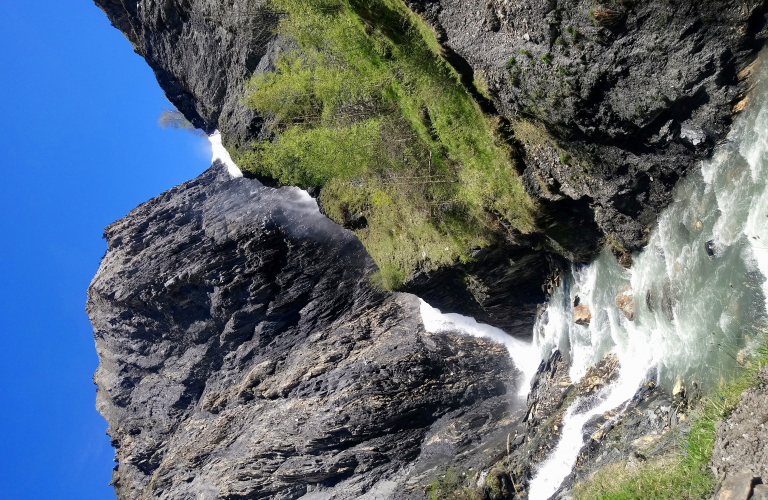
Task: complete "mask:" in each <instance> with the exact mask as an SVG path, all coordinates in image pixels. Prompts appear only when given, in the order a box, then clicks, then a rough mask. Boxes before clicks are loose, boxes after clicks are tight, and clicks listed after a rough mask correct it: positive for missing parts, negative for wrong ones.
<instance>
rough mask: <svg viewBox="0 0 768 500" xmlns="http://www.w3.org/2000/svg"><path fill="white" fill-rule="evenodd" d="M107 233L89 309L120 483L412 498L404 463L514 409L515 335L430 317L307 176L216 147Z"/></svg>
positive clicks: (461, 440)
mask: <svg viewBox="0 0 768 500" xmlns="http://www.w3.org/2000/svg"><path fill="white" fill-rule="evenodd" d="M105 237H106V239H107V244H108V249H107V253H106V255H105V256H104V258H103V261H102V263H101V266H100V268H99V271H98V274H97V275H96V277H95V278H94V279H93V282H92V283H91V286H90V287H89V289H88V302H87V312H88V315H89V317H90V319H91V322H92V324H93V328H94V337H95V341H96V349H97V352H98V354H99V360H100V365H99V368H98V370H97V372H96V374H95V376H94V381H95V382H96V383H97V385H98V393H97V408H98V410H99V411H100V412H101V414H102V415H103V416H104V417H105V418H106V420H107V422H108V423H109V430H108V433H109V435H110V436H111V438H112V444H113V446H114V447H115V449H116V460H117V462H118V465H117V466H116V467H115V471H114V475H113V480H112V484H113V485H114V487H115V491H116V493H117V496H118V498H120V499H139V498H141V499H148V498H164V499H179V500H181V499H188V498H227V499H237V498H270V499H289V498H298V497H300V496H302V495H303V494H305V493H307V492H308V491H318V492H319V491H324V492H327V493H328V494H330V493H333V494H335V495H336V496H335V497H334V498H356V497H357V496H358V495H360V494H362V493H363V492H366V491H369V490H371V488H379V491H380V492H384V493H382V495H384V494H386V496H385V498H401V497H400V496H398V494H396V493H392V490H393V489H395V488H396V487H399V488H402V487H405V485H407V479H408V478H407V477H406V475H404V474H403V469H404V468H405V466H407V465H408V464H411V463H414V462H415V461H418V459H419V457H421V456H424V457H430V456H432V457H433V456H435V455H436V454H438V455H439V454H441V453H442V454H444V455H446V456H452V455H453V454H455V453H456V449H457V447H459V446H463V447H464V448H466V447H468V446H470V445H471V444H472V443H473V442H479V441H482V438H483V436H484V435H486V434H487V433H489V432H492V431H496V430H498V429H497V428H498V426H500V425H506V424H505V422H506V423H509V415H508V411H509V406H510V403H511V402H512V396H511V394H514V393H515V391H514V387H515V385H516V382H515V378H516V371H515V369H514V367H513V366H512V364H511V361H510V359H509V356H508V354H507V353H506V351H505V350H504V348H503V347H501V346H498V345H495V344H492V343H490V342H487V341H483V340H479V339H474V338H468V337H461V336H458V335H430V334H427V333H426V332H425V331H424V328H423V325H422V323H421V317H420V314H419V303H418V299H417V298H416V297H414V296H412V295H406V294H388V293H384V292H381V291H378V290H376V289H373V288H371V287H370V286H369V284H368V279H367V278H368V273H369V272H370V271H371V270H372V269H373V268H374V265H373V262H372V261H371V259H370V257H369V256H368V255H367V254H366V252H365V250H364V249H363V247H362V245H361V244H360V242H359V241H358V240H357V239H356V238H355V237H354V235H353V234H352V233H351V232H349V231H347V230H344V229H342V228H341V227H339V226H337V225H336V224H334V223H332V222H330V221H329V220H328V219H327V218H325V217H324V216H322V215H321V214H320V213H319V212H318V211H317V207H316V205H315V202H314V200H312V199H311V198H309V197H308V196H307V195H306V193H304V192H302V191H300V190H298V189H295V188H282V189H280V190H274V189H272V188H267V187H264V186H262V185H261V184H260V183H259V182H258V181H255V180H250V179H244V178H238V179H230V178H229V176H228V174H227V173H226V169H225V168H224V167H223V165H221V164H220V163H217V164H215V165H214V167H212V168H211V169H209V170H208V171H207V172H205V173H204V174H202V175H201V176H200V177H198V178H197V179H194V180H192V181H189V182H187V183H184V184H182V185H180V186H178V187H176V188H174V189H172V190H170V191H167V192H165V193H163V194H161V195H159V196H158V197H156V198H155V199H153V200H151V201H149V202H147V203H144V204H143V205H141V206H139V207H138V208H136V209H134V210H133V211H132V212H131V213H130V214H129V215H128V216H126V217H125V218H124V219H121V220H119V221H117V222H115V223H113V224H112V225H110V226H109V227H108V228H107V229H106V231H105ZM446 434H447V435H446ZM435 435H442V436H443V438H442V439H431V440H430V441H427V439H426V438H427V437H428V436H435Z"/></svg>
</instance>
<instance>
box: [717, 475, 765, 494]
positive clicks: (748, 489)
mask: <svg viewBox="0 0 768 500" xmlns="http://www.w3.org/2000/svg"><path fill="white" fill-rule="evenodd" d="M754 480H755V475H754V473H752V471H751V470H744V471H742V472H740V473H738V474H734V475H733V476H728V477H726V478H725V479H723V482H722V483H720V487H719V488H718V489H717V493H715V496H714V500H749V498H750V496H749V495H750V494H751V493H752V482H753V481H754Z"/></svg>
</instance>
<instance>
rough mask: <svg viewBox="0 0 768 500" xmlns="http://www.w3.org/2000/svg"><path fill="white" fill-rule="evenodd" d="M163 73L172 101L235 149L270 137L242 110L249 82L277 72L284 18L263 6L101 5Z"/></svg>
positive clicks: (250, 2) (202, 1) (110, 1)
mask: <svg viewBox="0 0 768 500" xmlns="http://www.w3.org/2000/svg"><path fill="white" fill-rule="evenodd" d="M94 1H95V2H96V5H97V6H98V7H99V8H100V9H102V10H103V11H104V13H105V14H106V15H107V17H108V18H109V19H110V21H111V22H112V24H113V25H114V26H115V27H116V28H117V29H119V30H120V31H122V32H123V34H124V35H125V37H126V38H128V40H129V41H130V42H131V44H132V45H133V50H134V51H135V52H136V53H137V54H139V55H140V56H142V57H143V58H144V59H145V60H146V61H147V64H149V66H150V67H151V68H152V70H153V71H154V72H155V76H156V77H157V82H158V83H159V84H160V87H161V88H162V89H163V91H164V92H165V95H166V97H168V100H169V101H171V103H173V105H174V106H176V108H177V109H178V110H179V111H181V112H182V113H183V114H184V116H185V117H186V118H187V119H188V120H189V121H190V122H191V123H192V124H193V125H194V126H195V127H198V128H200V129H202V130H204V131H205V132H206V133H208V134H211V133H213V132H214V131H215V130H217V129H218V130H220V131H221V134H222V137H223V139H224V144H225V145H227V147H237V146H239V145H242V144H246V143H248V142H249V141H252V140H254V139H257V138H258V137H260V135H261V134H262V125H263V122H262V119H261V117H259V116H258V115H257V113H255V112H253V111H251V110H249V109H247V108H245V106H243V105H242V104H241V103H240V99H241V98H242V96H243V93H244V89H245V87H244V83H245V79H246V78H248V77H249V76H250V75H251V74H252V73H253V72H254V71H256V70H262V71H263V70H266V69H269V68H270V67H271V64H272V61H273V60H274V57H275V54H276V53H277V52H278V51H279V50H280V42H279V41H278V40H277V39H276V38H275V36H274V29H275V27H276V26H277V21H278V17H277V15H276V14H275V13H273V12H272V11H271V10H270V9H268V8H266V7H265V6H264V2H263V1H262V0H256V1H254V0H232V1H228V2H221V1H219V0H192V1H182V0H138V1H133V0H132V1H123V0H94Z"/></svg>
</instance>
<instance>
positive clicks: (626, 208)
mask: <svg viewBox="0 0 768 500" xmlns="http://www.w3.org/2000/svg"><path fill="white" fill-rule="evenodd" d="M406 3H407V4H408V5H409V6H410V7H411V9H412V10H413V11H415V12H417V13H419V14H420V15H421V16H422V17H423V18H424V19H425V20H426V21H427V22H428V23H429V24H430V25H431V26H432V27H433V29H434V30H435V32H436V33H437V35H438V40H439V41H440V43H441V44H442V45H443V46H444V47H445V48H446V51H447V52H446V57H447V58H448V60H449V61H450V62H451V63H452V64H453V65H454V67H456V68H457V70H458V71H459V72H460V73H462V74H463V75H464V79H465V84H466V85H467V86H470V85H472V82H473V80H474V81H475V82H476V84H477V85H478V86H480V87H483V90H484V91H485V92H486V93H487V94H488V96H489V97H490V98H491V101H492V103H493V105H494V106H495V107H496V109H497V110H498V112H499V113H500V114H501V115H503V116H505V117H507V118H509V119H511V120H513V121H514V120H516V119H517V118H519V117H527V118H529V119H534V120H536V121H539V122H541V123H543V124H544V125H545V126H546V128H547V130H548V131H549V133H550V134H552V135H553V136H554V138H555V139H556V140H555V141H553V142H552V143H549V144H548V143H546V142H543V143H541V144H536V145H534V147H530V146H529V147H527V148H526V151H525V153H524V155H525V157H524V161H525V163H526V172H525V174H524V176H525V177H526V178H527V180H528V187H529V191H530V192H533V193H536V194H538V195H539V196H541V197H543V198H545V199H546V198H551V197H552V196H553V195H554V196H566V197H569V198H572V199H575V200H582V201H584V202H585V203H587V204H590V205H591V206H592V208H593V210H594V213H595V220H596V221H597V223H598V224H599V226H600V228H601V230H602V231H604V232H605V233H606V234H608V235H609V236H610V237H611V238H612V239H613V240H614V241H615V242H616V243H617V244H618V245H620V246H621V247H624V248H625V249H627V250H635V249H638V248H640V247H641V246H642V245H643V244H644V242H645V236H646V235H647V233H648V230H649V228H650V227H652V226H653V225H654V224H655V218H656V214H657V213H658V211H659V209H660V208H662V207H664V206H665V205H666V204H667V203H668V202H669V200H670V199H669V195H670V192H671V189H672V187H673V186H674V185H675V182H676V181H677V179H679V178H680V176H681V175H683V174H684V173H685V172H686V171H687V170H688V169H689V168H690V167H691V166H692V165H694V164H695V163H696V162H697V161H698V160H699V159H701V158H703V157H705V156H707V155H709V154H710V153H711V151H712V148H713V147H714V145H715V144H716V143H717V142H718V141H720V140H722V139H723V138H724V137H725V134H726V133H727V131H728V128H729V126H730V124H731V116H732V114H733V113H734V112H737V111H738V110H739V109H741V105H740V103H741V101H743V99H744V98H745V92H746V91H747V89H748V85H749V82H748V78H747V77H748V76H749V73H750V72H749V70H747V71H745V69H746V68H747V67H748V65H749V64H750V63H752V61H753V60H754V59H755V57H756V56H757V52H758V51H759V50H760V48H761V47H762V46H763V44H764V42H765V37H766V22H767V21H766V2H764V1H763V0H749V1H741V2H732V1H729V0H715V1H707V2H696V1H693V0H652V1H643V2H635V1H631V0H627V1H593V0H516V1H507V0H469V1H466V0H406ZM523 142H525V139H524V138H523ZM560 149H562V151H561V150H560ZM560 153H564V154H565V155H568V156H563V155H561V154H560Z"/></svg>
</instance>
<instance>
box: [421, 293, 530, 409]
mask: <svg viewBox="0 0 768 500" xmlns="http://www.w3.org/2000/svg"><path fill="white" fill-rule="evenodd" d="M419 300H420V301H421V308H420V310H421V321H422V323H424V329H425V330H426V331H428V332H430V333H441V332H458V333H462V334H464V335H469V336H472V337H480V338H487V339H490V340H493V341H495V342H497V343H499V344H502V345H503V346H505V347H506V348H507V351H508V352H509V355H510V357H511V358H512V361H513V362H514V364H515V367H516V368H517V369H518V370H520V371H521V372H523V377H524V379H525V380H522V381H521V382H520V395H521V396H525V395H527V394H528V391H529V389H530V382H531V379H532V378H533V376H534V375H535V374H536V370H537V368H538V367H539V363H540V361H541V360H540V358H539V354H538V352H537V351H536V348H535V346H534V345H533V344H531V343H530V342H525V341H522V340H520V339H516V338H514V337H512V336H511V335H508V334H507V333H505V332H504V330H500V329H499V328H496V327H493V326H490V325H485V324H483V323H478V322H477V321H476V320H475V319H474V318H470V317H468V316H462V315H461V314H454V313H448V314H443V313H441V312H440V311H439V310H437V309H435V308H434V307H432V306H430V305H429V304H427V303H426V302H424V301H423V300H421V299H419Z"/></svg>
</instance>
